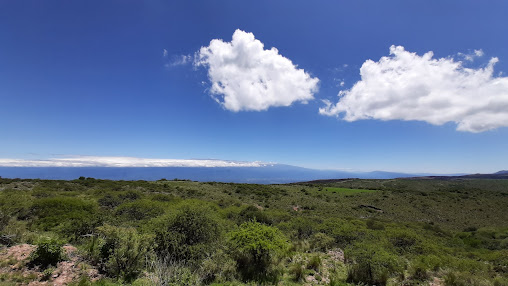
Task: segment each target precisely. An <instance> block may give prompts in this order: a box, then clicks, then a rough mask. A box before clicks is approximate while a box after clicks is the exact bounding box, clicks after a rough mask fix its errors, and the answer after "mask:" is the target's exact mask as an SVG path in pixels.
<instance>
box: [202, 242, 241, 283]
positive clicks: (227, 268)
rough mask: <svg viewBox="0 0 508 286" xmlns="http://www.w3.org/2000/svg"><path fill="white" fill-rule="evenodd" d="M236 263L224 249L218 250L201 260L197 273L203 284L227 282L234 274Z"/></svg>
mask: <svg viewBox="0 0 508 286" xmlns="http://www.w3.org/2000/svg"><path fill="white" fill-rule="evenodd" d="M235 266H236V263H235V261H234V260H233V259H231V257H230V256H228V255H227V254H226V253H225V252H224V251H222V250H219V251H217V252H215V253H214V254H213V255H211V256H209V257H206V258H205V259H203V261H202V262H201V265H200V267H199V270H198V273H199V276H200V277H201V281H203V283H205V284H210V283H212V282H222V283H224V282H227V281H229V280H233V279H234V276H235V274H236V269H235Z"/></svg>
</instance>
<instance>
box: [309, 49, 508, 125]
mask: <svg viewBox="0 0 508 286" xmlns="http://www.w3.org/2000/svg"><path fill="white" fill-rule="evenodd" d="M480 51H481V50H478V51H475V53H476V55H477V56H480V55H483V52H480ZM497 62H498V59H497V58H492V59H490V61H489V63H488V65H486V66H485V67H483V68H476V69H475V68H467V67H464V66H463V63H462V62H461V61H456V60H454V59H453V58H451V57H447V58H439V59H435V58H433V53H432V52H427V53H426V54H424V55H423V56H419V55H417V54H416V53H411V52H408V51H406V50H405V49H404V47H402V46H391V47H390V56H388V57H382V58H381V59H380V60H379V61H378V62H375V61H372V60H367V61H366V62H365V63H363V65H362V67H361V68H360V75H361V80H360V81H358V82H357V83H355V84H354V86H353V87H352V88H351V89H349V90H342V91H340V93H339V100H338V102H337V103H332V102H330V101H325V103H326V106H325V107H323V108H320V109H319V112H320V113H321V114H323V115H329V116H341V115H342V117H341V118H342V119H344V120H346V121H355V120H361V119H379V120H418V121H425V122H428V123H430V124H434V125H442V124H444V123H447V122H455V123H456V124H457V130H460V131H468V132H483V131H487V130H491V129H495V128H498V127H506V126H508V77H499V76H498V77H496V76H494V75H493V74H494V65H495V63H497Z"/></svg>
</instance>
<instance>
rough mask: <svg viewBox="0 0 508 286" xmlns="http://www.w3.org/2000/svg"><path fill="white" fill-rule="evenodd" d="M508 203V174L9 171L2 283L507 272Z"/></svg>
mask: <svg viewBox="0 0 508 286" xmlns="http://www.w3.org/2000/svg"><path fill="white" fill-rule="evenodd" d="M507 209H508V180H489V179H482V180H479V179H476V180H425V179H421V180H409V179H396V180H359V179H350V180H341V181H336V182H309V183H300V184H285V185H284V184H283V185H255V184H232V183H217V182H208V183H200V182H191V181H169V180H159V181H155V182H147V181H108V180H96V179H92V178H81V179H79V180H73V181H49V180H18V179H0V231H1V232H0V237H1V242H2V244H3V245H4V246H3V250H2V251H3V252H2V253H3V254H2V253H0V257H4V261H0V284H1V283H3V284H1V285H19V284H23V283H25V284H28V283H29V282H31V281H42V280H44V279H46V280H48V279H49V283H50V284H51V283H52V281H53V280H52V279H56V278H51V277H53V276H54V275H53V274H51V273H60V271H61V265H63V264H61V263H58V261H62V260H64V261H67V260H69V259H71V258H72V257H74V258H73V259H76V257H79V259H78V260H76V261H75V262H76V263H79V265H81V266H80V267H82V268H83V269H88V270H89V269H93V270H94V271H96V272H97V273H99V274H98V275H99V276H97V277H99V278H97V277H96V278H94V277H92V276H90V275H88V274H87V273H88V272H87V271H88V270H86V271H85V270H83V271H82V273H81V272H80V273H81V274H80V275H79V276H76V277H75V278H74V282H75V283H76V285H78V284H79V285H123V284H134V285H259V284H266V285H301V284H308V285H311V284H312V285H429V283H430V282H433V283H437V285H508V212H507V211H506V210H507ZM24 244H28V245H27V246H24ZM64 244H66V245H68V246H66V247H67V248H66V250H65V251H68V248H69V247H70V246H72V247H75V248H77V253H78V254H76V255H74V254H73V255H70V256H69V255H67V257H65V256H59V255H58V254H61V253H64V252H62V251H61V248H60V247H61V246H62V245H64ZM32 245H33V246H32ZM17 246H19V247H21V246H23V247H24V248H25V249H32V248H33V249H35V250H33V252H32V254H31V255H30V256H29V257H27V258H25V260H23V261H21V262H16V261H15V259H14V258H13V257H5V256H2V255H6V254H5V253H10V252H9V251H12V250H13V249H14V248H13V247H17ZM31 247H32V248H31ZM59 249H60V250H59ZM43 258H44V259H43ZM52 259H53V260H52ZM48 261H49V262H48ZM68 262H69V263H71V262H72V261H68ZM127 262H129V263H127ZM16 263H18V264H16ZM12 265H18V266H16V267H18V268H16V269H18V270H16V271H14V272H13V271H12V270H11V269H13V268H12V267H13V266H12ZM78 268H79V267H78ZM76 269H77V268H76ZM80 269H81V268H80ZM20 271H25V272H20ZM34 271H35V272H34ZM36 271H39V272H36ZM34 273H38V274H34ZM44 273H45V274H44ZM48 273H49V274H48ZM50 274H51V275H50ZM44 275H46V276H44ZM52 275H53V276H52ZM55 275H56V274H55ZM58 275H60V274H58ZM23 277H25V278H23ZM27 277H28V278H27ZM44 277H47V278H44ZM97 279H98V280H97ZM2 281H3V282H2Z"/></svg>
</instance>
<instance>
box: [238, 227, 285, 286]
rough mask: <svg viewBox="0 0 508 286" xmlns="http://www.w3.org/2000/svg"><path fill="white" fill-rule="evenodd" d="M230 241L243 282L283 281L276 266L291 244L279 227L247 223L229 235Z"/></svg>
mask: <svg viewBox="0 0 508 286" xmlns="http://www.w3.org/2000/svg"><path fill="white" fill-rule="evenodd" d="M229 241H230V247H231V251H232V256H233V257H234V259H235V260H236V262H237V269H238V272H239V273H240V275H241V277H242V279H243V280H257V281H271V282H276V281H277V280H278V279H279V275H280V272H279V270H278V269H277V267H276V266H277V263H278V259H279V258H281V257H282V256H283V255H284V254H285V251H286V250H287V249H288V248H289V243H288V242H287V239H286V238H285V236H284V235H283V234H282V233H281V232H280V231H279V230H278V229H277V228H275V227H271V226H267V225H264V224H261V223H258V222H246V223H243V224H242V225H240V227H239V228H238V229H236V230H234V231H232V232H231V233H229Z"/></svg>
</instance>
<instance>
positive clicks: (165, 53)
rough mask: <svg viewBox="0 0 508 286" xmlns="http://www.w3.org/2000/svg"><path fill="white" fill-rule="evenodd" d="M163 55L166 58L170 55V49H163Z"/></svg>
mask: <svg viewBox="0 0 508 286" xmlns="http://www.w3.org/2000/svg"><path fill="white" fill-rule="evenodd" d="M162 57H164V58H167V57H168V50H166V49H164V50H162Z"/></svg>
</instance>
